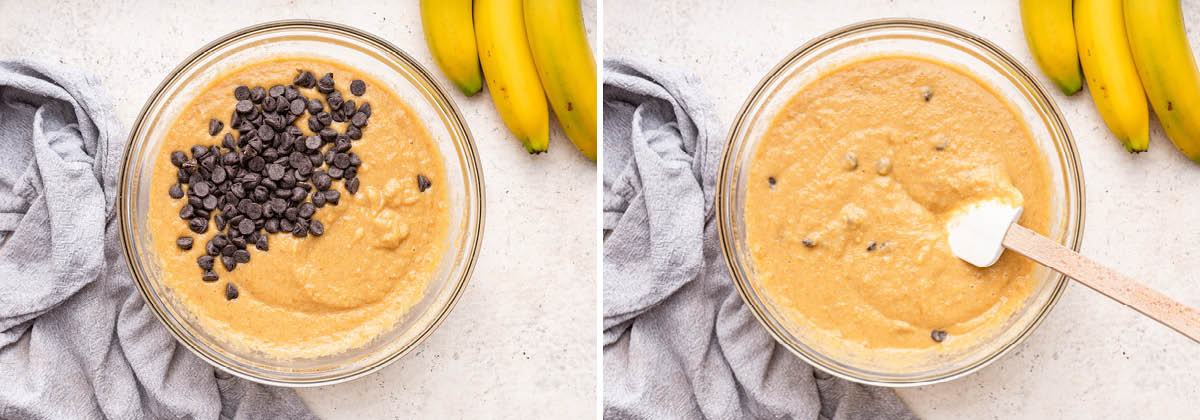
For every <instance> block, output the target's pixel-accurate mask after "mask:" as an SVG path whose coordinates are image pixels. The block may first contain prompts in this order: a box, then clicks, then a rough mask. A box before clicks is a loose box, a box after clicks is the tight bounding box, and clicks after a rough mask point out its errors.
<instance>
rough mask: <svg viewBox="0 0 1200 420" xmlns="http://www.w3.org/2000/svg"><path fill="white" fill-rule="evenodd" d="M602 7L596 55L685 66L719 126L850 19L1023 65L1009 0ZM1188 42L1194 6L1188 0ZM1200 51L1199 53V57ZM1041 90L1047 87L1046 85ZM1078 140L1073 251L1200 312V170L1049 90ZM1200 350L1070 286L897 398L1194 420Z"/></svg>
mask: <svg viewBox="0 0 1200 420" xmlns="http://www.w3.org/2000/svg"><path fill="white" fill-rule="evenodd" d="M641 3H642V2H638V1H632V0H608V1H606V2H604V5H603V6H602V7H603V14H604V23H605V28H604V38H605V40H604V41H605V45H604V52H605V54H606V55H609V56H616V55H633V56H640V57H643V58H644V59H647V60H654V61H659V62H663V63H670V64H674V65H679V66H685V67H688V68H690V69H691V70H692V71H693V72H694V73H696V74H697V76H698V80H699V83H700V87H701V88H703V89H705V90H707V91H708V92H709V93H710V96H711V97H712V99H713V101H714V102H715V103H716V106H717V110H718V112H719V115H720V117H721V118H722V120H723V123H724V124H726V127H728V124H729V122H730V121H731V120H732V119H733V117H734V115H735V114H736V113H737V110H738V108H739V107H740V106H741V105H742V102H743V101H744V100H745V99H746V95H747V94H748V93H749V92H750V89H752V88H753V87H754V85H755V84H756V83H758V81H759V80H760V79H761V78H762V77H763V76H765V75H766V72H767V71H768V70H769V69H770V68H771V67H772V66H774V65H775V64H776V63H778V62H779V60H781V59H783V58H784V56H786V55H787V54H788V53H790V52H791V51H792V50H793V49H795V48H797V47H799V46H800V45H801V44H803V43H804V42H806V41H808V40H809V39H811V38H813V37H815V36H817V35H820V34H822V33H825V32H827V31H829V30H832V29H834V28H837V27H840V26H843V25H847V24H850V23H854V22H858V21H862V20H867V19H874V18H881V17H914V18H923V19H931V20H936V21H940V22H944V23H949V24H951V25H955V26H958V27H960V28H964V29H967V30H969V31H972V32H974V33H976V34H978V35H981V36H983V37H985V38H987V39H989V40H991V41H993V42H995V43H996V44H998V45H1000V46H1001V47H1002V48H1004V49H1005V50H1007V51H1008V52H1009V53H1010V54H1012V55H1013V56H1014V57H1016V58H1017V59H1018V60H1019V61H1020V62H1021V63H1023V64H1025V65H1026V66H1030V67H1033V66H1034V63H1033V59H1032V56H1031V55H1030V53H1029V49H1028V47H1026V44H1025V40H1024V36H1023V34H1022V32H1021V22H1020V17H1019V14H1018V11H1017V4H1016V2H1015V1H990V2H982V1H979V2H976V1H970V2H963V1H930V0H914V1H903V2H899V1H885V0H874V1H870V0H837V1H806V2H796V1H785V0H780V1H760V2H751V1H743V2H732V1H680V2H670V3H677V4H666V3H668V2H662V4H655V5H650V6H648V5H643V4H641ZM1183 7H1184V11H1185V14H1186V20H1187V23H1188V24H1189V25H1190V26H1189V35H1190V36H1191V40H1192V45H1193V48H1200V33H1198V32H1197V28H1200V1H1196V0H1184V6H1183ZM1198 51H1200V50H1198ZM1040 82H1042V83H1043V85H1045V86H1047V87H1049V86H1051V84H1050V81H1049V80H1048V79H1046V78H1044V77H1042V78H1041V80H1040ZM1054 91H1055V92H1056V94H1055V97H1054V99H1055V101H1057V102H1058V105H1059V106H1060V107H1061V108H1062V111H1063V113H1064V114H1065V115H1066V117H1067V120H1068V121H1069V122H1070V125H1071V130H1072V132H1073V133H1074V135H1075V141H1076V142H1077V144H1078V146H1079V153H1080V157H1081V159H1082V162H1083V169H1084V178H1085V182H1086V185H1087V194H1086V195H1087V211H1086V213H1087V216H1086V225H1085V228H1084V232H1085V233H1084V242H1083V249H1082V251H1083V253H1084V254H1085V255H1087V256H1089V257H1093V258H1095V259H1097V260H1099V261H1101V262H1104V263H1106V264H1108V265H1110V266H1112V267H1113V268H1115V269H1117V270H1120V271H1121V272H1123V273H1126V274H1128V275H1130V276H1132V277H1134V278H1136V279H1139V280H1141V281H1143V282H1145V283H1147V284H1149V285H1151V286H1153V287H1155V288H1157V289H1159V290H1160V291H1162V292H1164V293H1166V294H1168V295H1171V296H1173V297H1175V298H1176V299H1178V300H1180V301H1183V302H1186V303H1188V304H1190V305H1192V306H1194V307H1200V274H1198V273H1200V261H1198V260H1197V256H1198V255H1200V251H1198V248H1197V245H1196V244H1197V243H1200V212H1197V211H1196V209H1197V208H1200V194H1197V189H1196V186H1195V185H1196V182H1197V181H1200V165H1197V164H1195V163H1192V162H1190V161H1188V160H1187V159H1186V158H1185V157H1184V156H1183V155H1182V154H1181V153H1179V152H1178V151H1176V150H1175V148H1174V146H1173V145H1172V144H1171V143H1170V141H1168V139H1167V138H1166V137H1165V136H1164V135H1163V133H1162V129H1161V128H1160V127H1159V126H1158V125H1157V122H1154V123H1152V128H1151V140H1150V151H1149V152H1147V153H1143V154H1140V155H1130V154H1128V153H1126V152H1125V151H1124V149H1123V148H1122V146H1121V144H1120V142H1119V141H1118V140H1117V139H1116V138H1115V137H1113V136H1112V134H1111V133H1109V131H1108V129H1107V128H1106V127H1105V126H1104V125H1103V122H1102V121H1101V120H1100V117H1099V115H1098V114H1097V113H1096V109H1095V106H1094V105H1093V104H1092V101H1091V98H1090V97H1089V94H1088V92H1086V91H1085V92H1081V93H1079V94H1076V95H1075V96H1072V97H1069V98H1068V97H1064V96H1062V95H1061V94H1059V93H1057V90H1054ZM1198 354H1200V344H1196V343H1193V342H1191V341H1189V340H1188V339H1186V338H1184V337H1183V336H1181V335H1178V334H1176V333H1174V332H1173V331H1171V330H1169V329H1167V328H1166V327H1163V326H1161V325H1158V324H1157V323H1155V322H1154V321H1151V320H1149V319H1147V318H1144V317H1142V316H1141V315H1138V314H1137V313H1136V312H1134V311H1132V310H1129V309H1127V308H1125V307H1123V306H1121V305H1120V304H1117V303H1114V302H1112V301H1110V300H1109V299H1108V298H1105V297H1104V296H1101V295H1099V294H1096V293H1094V292H1092V291H1090V290H1089V289H1087V288H1086V287H1083V286H1079V285H1075V284H1072V285H1071V286H1070V288H1069V289H1068V290H1067V292H1066V294H1065V296H1064V297H1063V299H1062V300H1061V301H1060V302H1059V304H1058V306H1057V307H1056V308H1055V309H1054V311H1053V313H1052V314H1051V315H1050V316H1049V317H1048V319H1047V320H1046V321H1045V323H1043V324H1042V326H1041V327H1040V328H1039V329H1038V330H1037V331H1036V332H1035V333H1034V334H1033V335H1032V336H1031V337H1030V338H1029V340H1028V341H1026V342H1025V343H1024V344H1023V345H1022V346H1020V347H1019V348H1018V349H1016V351H1014V352H1012V353H1010V354H1009V355H1007V356H1006V357H1004V358H1003V359H1002V360H999V361H998V362H996V363H994V364H992V365H991V366H988V367H987V368H985V369H983V370H982V371H980V372H977V373H975V374H973V375H971V376H968V377H966V378H963V379H959V380H956V381H953V382H950V383H945V384H940V385H934V386H927V387H920V388H912V389H903V390H900V396H901V397H902V398H903V399H904V400H905V401H906V402H908V404H909V405H910V406H911V407H912V408H913V409H914V410H915V411H916V412H917V413H919V414H920V415H921V416H922V417H925V418H930V419H939V418H947V419H952V418H993V417H994V418H1015V417H1021V416H1023V417H1025V418H1191V417H1195V416H1196V413H1195V411H1194V409H1195V402H1196V401H1200V357H1197V355H1198Z"/></svg>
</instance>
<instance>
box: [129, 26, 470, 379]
mask: <svg viewBox="0 0 1200 420" xmlns="http://www.w3.org/2000/svg"><path fill="white" fill-rule="evenodd" d="M291 28H296V29H309V30H316V31H325V32H331V33H338V34H341V35H345V36H348V37H352V38H359V39H362V40H365V41H366V42H368V43H371V44H374V45H372V46H373V47H376V48H378V49H379V50H380V51H381V52H383V53H385V54H389V55H391V56H392V58H394V59H396V60H397V61H399V62H401V63H403V65H404V66H407V70H409V71H411V72H412V73H413V74H415V75H416V77H417V78H419V79H420V80H421V82H422V83H423V84H424V85H425V86H423V88H425V89H428V90H429V92H430V94H432V95H434V97H435V98H434V99H436V100H437V101H438V102H439V104H440V105H442V106H441V107H440V109H439V110H438V112H439V113H442V114H444V117H447V118H448V119H449V120H450V121H451V122H452V125H453V128H454V129H455V130H458V131H459V132H461V134H462V139H461V141H459V140H454V141H455V142H457V143H459V147H461V148H462V149H463V152H462V154H463V155H465V156H466V157H467V159H465V160H464V161H463V162H462V164H463V165H464V166H465V167H466V171H465V172H466V175H467V177H468V179H469V180H470V182H468V184H473V185H474V186H475V188H474V189H472V190H470V194H472V195H474V197H475V198H474V200H475V201H476V203H475V206H474V208H473V209H470V210H469V211H468V214H470V213H472V212H474V213H475V214H476V217H477V220H476V222H475V226H474V228H473V229H472V230H470V231H468V232H467V233H468V235H467V236H468V238H469V241H470V244H471V246H470V248H469V249H467V251H466V252H467V257H466V259H465V266H463V267H462V275H461V276H459V278H457V279H453V278H451V279H449V280H450V281H453V282H454V283H453V290H452V291H451V292H450V295H449V297H448V299H447V300H446V302H445V305H444V306H442V307H441V308H439V310H438V313H437V316H436V317H434V318H433V319H432V320H431V321H430V322H429V323H428V324H426V325H424V330H423V331H422V333H421V334H420V335H419V336H417V337H416V338H415V339H414V340H413V341H412V342H411V343H409V344H408V345H406V346H403V347H401V348H399V349H397V351H395V352H392V353H389V354H386V355H384V357H382V358H380V359H378V360H375V361H373V362H372V363H369V364H366V365H364V366H362V367H360V368H358V369H355V370H350V371H345V372H340V373H337V374H335V375H330V376H328V377H325V378H322V379H319V380H295V381H293V380H288V379H285V377H282V376H275V377H265V376H261V375H258V374H256V373H254V372H252V371H248V370H247V371H243V370H241V369H238V368H236V367H233V366H229V365H227V364H225V363H224V362H223V361H221V359H219V358H216V357H214V356H213V355H210V354H208V351H209V350H205V349H202V348H200V346H199V344H198V343H195V342H193V341H191V340H190V339H188V338H187V336H186V335H185V334H184V333H183V332H181V331H180V327H179V326H178V325H175V324H174V323H173V322H172V321H171V319H170V317H169V316H167V314H166V313H165V309H164V308H162V307H160V306H159V303H158V301H157V297H156V296H155V294H154V292H153V291H152V290H151V286H150V285H148V284H147V283H146V279H145V277H144V275H143V274H142V273H141V272H140V271H139V270H138V269H137V268H136V267H137V266H138V264H137V262H136V260H135V257H134V253H133V250H132V245H131V243H132V242H133V241H134V239H133V238H132V227H131V226H132V224H133V221H132V220H131V219H132V217H133V211H134V210H133V206H134V203H133V201H134V197H133V191H132V184H131V182H130V178H131V177H132V174H131V171H133V170H134V168H132V167H131V164H132V162H133V160H134V155H135V154H136V152H137V151H136V150H133V145H134V144H135V143H136V142H137V140H138V136H139V133H140V132H141V131H142V130H143V126H144V125H145V124H146V123H147V119H148V112H149V111H150V109H151V108H152V106H153V105H154V103H155V102H157V101H158V100H159V99H160V97H161V96H162V94H163V93H164V91H165V90H166V88H167V87H168V86H170V85H171V84H172V83H173V82H175V81H176V79H178V78H179V77H180V75H181V74H182V73H183V72H184V71H185V70H186V69H188V68H189V67H190V66H192V65H194V64H196V63H197V61H198V60H200V59H201V58H203V57H205V56H207V55H208V54H210V53H212V52H213V51H214V50H216V49H217V48H219V47H221V46H223V45H225V44H227V43H229V42H231V41H235V40H237V39H239V38H243V37H248V36H253V35H255V34H258V33H260V32H266V31H271V30H278V29H291ZM434 80H435V78H434V77H433V75H432V73H430V72H429V71H428V70H426V69H425V67H424V66H422V65H421V64H420V63H419V62H418V61H417V60H415V59H414V58H412V57H411V56H410V55H409V54H408V53H406V52H405V51H404V50H402V49H400V48H399V47H397V46H395V45H394V44H392V43H391V42H389V41H387V40H385V39H383V38H381V37H379V36H376V35H374V34H371V33H369V32H366V31H363V30H360V29H356V28H353V27H350V26H347V25H343V24H339V23H334V22H328V21H322V20H313V19H285V20H276V21H270V22H264V23H260V24H256V25H251V26H247V27H244V28H241V29H237V30H235V31H233V32H230V33H228V34H226V35H224V36H221V37H219V38H217V39H215V40H213V41H211V42H209V43H207V44H205V45H204V46H202V47H200V48H199V49H198V50H196V52H194V53H192V54H191V55H189V56H188V57H187V58H185V59H184V60H183V61H182V62H181V63H180V64H179V65H178V66H176V67H175V68H174V69H172V70H171V71H170V73H168V74H167V76H166V77H165V78H164V79H163V80H162V82H160V83H159V84H158V86H157V87H155V89H154V91H153V92H152V93H151V95H150V96H149V98H148V99H147V100H146V103H145V104H144V105H143V106H142V109H141V110H140V111H139V112H138V117H137V119H136V120H134V123H133V125H132V126H131V127H130V129H129V137H128V138H127V139H126V143H125V150H124V151H123V154H122V158H121V166H120V177H119V179H118V190H117V209H116V210H117V215H118V223H119V227H120V236H121V247H122V252H123V253H124V256H125V262H126V264H127V265H128V267H129V272H130V276H131V277H132V278H133V281H134V284H135V285H136V286H137V289H138V291H139V293H140V294H141V296H142V300H143V302H145V303H146V306H147V307H148V308H149V309H150V311H151V312H152V313H154V316H155V317H156V318H157V319H158V320H159V322H161V323H162V325H163V326H164V327H165V328H166V329H167V331H169V332H170V333H171V335H172V336H173V337H174V338H175V340H176V341H177V342H178V343H179V344H181V345H183V347H185V348H187V349H188V350H189V351H191V352H192V354H195V355H196V356H197V357H199V358H200V359H201V360H204V361H205V362H207V363H208V364H209V365H212V366H215V367H217V368H218V369H220V370H222V371H224V372H227V373H229V374H232V375H234V376H237V377H240V378H243V379H247V380H250V381H254V382H258V383H262V384H266V385H273V386H284V387H310V386H323V385H332V384H336V383H341V382H346V381H349V380H353V379H357V378H360V377H363V376H366V375H368V374H371V373H373V372H376V371H378V370H380V369H383V368H384V367H386V366H387V365H389V364H391V363H393V362H395V361H396V360H399V359H400V358H402V357H403V356H404V355H406V354H408V353H409V352H410V351H412V350H413V349H415V348H417V347H418V346H419V345H420V344H421V343H422V342H424V341H425V340H426V339H427V338H429V336H430V335H432V333H433V331H435V330H436V329H437V328H438V327H439V326H440V325H441V323H442V322H443V321H444V320H445V319H446V317H447V316H448V315H449V314H450V312H451V311H452V310H453V309H454V307H455V305H456V304H457V302H458V299H459V298H460V297H461V296H462V293H463V292H464V291H465V290H466V286H467V283H468V281H469V280H470V278H471V276H472V274H473V273H474V271H475V265H476V263H477V261H478V255H479V248H480V244H481V243H482V239H483V238H482V236H483V226H484V220H485V218H484V217H485V201H486V200H485V198H484V197H485V195H484V190H485V188H484V178H483V173H482V169H481V164H480V161H479V154H478V151H477V148H476V146H475V141H474V137H473V136H472V135H471V130H470V128H469V126H468V125H467V123H466V121H465V120H464V118H463V115H462V112H461V111H460V110H459V109H458V106H457V105H456V104H455V102H454V101H453V100H451V97H450V95H448V94H447V93H446V91H445V89H443V88H442V87H441V86H440V85H438V84H437V83H436V82H435V81H434ZM469 201H470V200H468V204H469Z"/></svg>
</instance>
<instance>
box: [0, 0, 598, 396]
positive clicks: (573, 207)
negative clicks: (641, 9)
mask: <svg viewBox="0 0 1200 420" xmlns="http://www.w3.org/2000/svg"><path fill="white" fill-rule="evenodd" d="M210 3H211V4H210ZM595 4H596V2H595V1H593V0H585V1H584V6H585V7H584V10H587V12H585V20H586V26H587V28H588V29H589V35H590V36H592V39H593V40H594V39H595V36H596V33H597V32H596V30H595V24H596V12H595V8H596V6H595ZM296 18H315V19H323V20H330V21H334V22H339V23H343V24H348V25H352V26H355V27H358V28H360V29H363V30H366V31H368V32H371V33H374V34H376V35H379V36H381V37H383V38H386V39H388V40H389V41H391V42H392V43H394V44H396V45H397V46H399V47H400V48H402V49H404V50H405V51H407V52H408V53H410V54H412V55H413V56H414V57H416V58H417V60H419V61H420V62H421V63H422V64H424V65H425V66H426V67H427V68H430V69H433V68H434V67H435V66H434V64H433V59H432V57H431V56H430V53H429V49H428V48H427V47H426V44H425V41H424V38H423V36H422V31H421V22H420V18H419V15H418V11H417V2H416V1H404V2H385V1H359V2H331V1H318V0H312V1H303V2H296V1H269V2H267V1H264V2H257V1H255V2H247V1H232V0H222V1H217V2H181V1H170V2H155V1H136V2H134V1H101V2H92V1H71V2H62V3H55V2H32V1H0V56H14V55H15V56H32V57H38V58H40V59H42V60H48V61H52V62H59V63H63V64H67V65H72V66H78V67H86V68H89V69H91V70H92V71H94V72H96V73H97V74H98V75H99V78H100V80H101V81H102V82H103V84H104V87H105V89H106V90H107V91H108V92H109V93H110V95H111V97H112V99H113V102H114V103H115V104H116V106H117V113H118V116H119V117H120V118H121V121H122V122H123V123H124V124H125V125H126V127H128V126H129V125H130V124H132V123H133V120H134V119H135V118H136V117H137V113H138V112H139V111H140V110H141V107H142V105H143V104H144V103H145V101H146V99H147V97H148V96H149V95H150V93H151V91H153V90H154V88H155V87H156V86H157V85H158V83H159V82H160V81H162V79H163V78H164V77H165V76H166V75H167V73H168V72H169V71H170V70H171V69H173V68H174V67H175V66H176V65H178V64H179V63H180V62H181V61H182V60H183V59H184V58H185V57H187V56H188V55H189V54H191V53H192V52H194V51H195V50H196V49H197V48H199V47H201V46H202V45H204V44H205V43H208V42H209V41H211V40H213V39H215V38H217V37H219V36H222V35H224V34H226V33H228V32H230V31H233V30H235V29H238V28H241V27H244V26H248V25H252V24H256V23H261V22H265V21H270V20H277V19H296ZM595 45H596V44H595V42H593V46H595ZM435 73H436V72H435ZM439 74H440V73H439ZM438 82H439V83H440V84H441V86H442V87H443V88H445V89H446V90H447V91H448V92H450V93H451V96H452V97H453V99H454V100H455V101H456V102H457V103H458V106H459V108H460V109H461V110H462V111H463V113H464V114H465V116H466V118H467V121H468V122H469V123H470V128H471V131H472V133H473V134H474V136H475V141H476V143H477V145H478V146H479V155H480V158H481V159H482V162H483V173H484V175H485V184H486V186H487V210H486V211H487V216H486V232H485V234H484V240H483V248H482V251H481V254H480V258H479V265H478V266H477V268H476V271H475V276H474V277H473V279H472V280H471V282H470V285H469V287H468V288H467V290H466V293H465V294H464V295H463V296H462V299H461V300H460V301H459V302H458V306H457V307H456V308H455V310H454V312H453V313H452V314H451V315H450V316H449V317H448V318H447V319H446V321H445V323H443V324H442V326H441V327H440V328H439V329H438V330H437V331H436V332H435V333H434V334H433V336H432V337H430V338H429V340H427V341H425V342H424V343H423V344H421V346H419V347H418V348H417V349H416V350H415V351H414V352H412V353H410V354H409V355H408V356H406V357H405V358H403V359H401V360H400V361H398V362H396V363H395V364H392V365H391V366H389V367H387V368H386V369H384V370H383V371H381V372H378V373H376V374H373V375H370V376H368V377H365V378H362V379H359V380H357V381H354V382H350V383H345V384H340V385H335V386H328V387H321V388H312V389H303V390H301V391H300V395H301V397H303V398H304V400H305V401H306V402H307V403H308V404H309V405H310V406H311V407H312V409H313V410H314V411H316V412H317V413H318V414H320V415H321V416H323V417H326V418H371V419H384V418H412V417H417V418H590V417H592V416H594V415H595V413H596V411H595V398H596V391H595V390H596V379H595V375H596V373H597V372H596V328H597V327H596V325H597V324H596V314H597V312H596V296H597V295H596V280H595V278H596V258H597V254H596V244H597V235H598V234H597V232H596V210H595V209H596V175H595V168H596V165H595V164H593V163H592V162H589V161H587V160H586V159H585V158H583V157H582V156H581V155H580V154H579V153H578V152H577V151H576V150H575V149H574V146H572V145H571V144H570V142H568V141H567V139H566V137H565V136H564V135H563V134H562V130H561V129H560V128H559V127H558V124H557V123H551V137H552V139H551V141H550V152H549V153H548V154H545V155H540V156H530V155H529V154H527V153H525V151H524V148H523V147H521V146H520V143H519V142H518V141H517V140H516V139H515V138H513V137H512V136H511V135H510V134H509V132H508V130H507V129H506V128H505V127H504V126H503V125H502V123H501V121H500V118H499V115H498V114H497V113H496V110H495V107H493V106H492V103H491V99H490V98H489V97H488V94H487V92H486V91H485V92H483V93H481V94H480V95H476V97H473V98H466V97H463V96H462V94H461V93H458V91H457V89H455V88H454V87H453V86H452V85H451V84H450V82H449V81H448V80H446V79H444V78H439V80H438Z"/></svg>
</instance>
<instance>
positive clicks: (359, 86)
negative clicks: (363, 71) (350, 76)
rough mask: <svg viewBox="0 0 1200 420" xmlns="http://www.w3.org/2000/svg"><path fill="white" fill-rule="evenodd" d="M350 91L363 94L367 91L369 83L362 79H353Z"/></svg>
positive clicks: (356, 94)
mask: <svg viewBox="0 0 1200 420" xmlns="http://www.w3.org/2000/svg"><path fill="white" fill-rule="evenodd" d="M350 93H353V94H354V96H362V95H363V94H364V93H367V84H366V83H363V81H362V80H353V81H351V82H350Z"/></svg>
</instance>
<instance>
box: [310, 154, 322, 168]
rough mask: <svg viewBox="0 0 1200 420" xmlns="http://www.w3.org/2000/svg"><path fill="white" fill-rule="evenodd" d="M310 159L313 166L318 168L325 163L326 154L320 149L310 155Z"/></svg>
mask: <svg viewBox="0 0 1200 420" xmlns="http://www.w3.org/2000/svg"><path fill="white" fill-rule="evenodd" d="M308 160H309V161H311V162H312V165H313V167H314V168H316V167H319V166H321V165H324V164H325V155H323V154H321V152H320V151H319V150H318V151H315V152H312V154H310V155H308Z"/></svg>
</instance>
